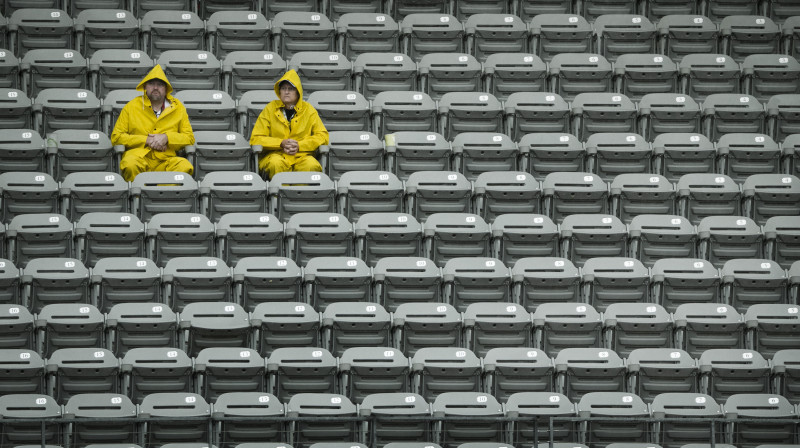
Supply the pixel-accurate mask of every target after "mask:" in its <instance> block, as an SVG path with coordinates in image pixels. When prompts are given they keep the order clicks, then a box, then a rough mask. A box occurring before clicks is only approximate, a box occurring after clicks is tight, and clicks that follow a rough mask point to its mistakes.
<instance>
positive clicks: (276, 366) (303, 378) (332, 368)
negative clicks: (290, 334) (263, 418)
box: [267, 346, 337, 403]
mask: <svg viewBox="0 0 800 448" xmlns="http://www.w3.org/2000/svg"><path fill="white" fill-rule="evenodd" d="M267 372H268V375H269V384H270V386H269V387H270V389H271V392H272V393H274V394H275V396H277V397H278V399H279V400H280V401H281V403H287V402H288V401H289V400H290V399H291V398H292V397H294V396H297V395H299V394H303V393H309V394H315V395H322V394H331V393H334V392H335V391H336V390H337V389H336V387H337V383H336V373H337V360H336V358H334V357H333V355H331V353H330V352H329V351H327V350H325V349H324V348H316V347H310V346H305V347H279V348H276V349H275V350H274V351H273V352H272V354H271V355H270V356H269V358H268V359H267Z"/></svg>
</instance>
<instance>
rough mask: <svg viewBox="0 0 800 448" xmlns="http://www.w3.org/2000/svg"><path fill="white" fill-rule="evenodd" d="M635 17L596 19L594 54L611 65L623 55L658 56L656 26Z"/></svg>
mask: <svg viewBox="0 0 800 448" xmlns="http://www.w3.org/2000/svg"><path fill="white" fill-rule="evenodd" d="M597 3H600V2H597ZM603 3H609V2H603ZM615 6H616V5H615ZM633 13H634V11H633V10H630V11H628V12H611V11H603V13H602V15H600V16H598V17H596V18H595V19H594V21H593V22H594V23H593V25H594V44H595V51H597V52H598V53H600V54H602V55H603V56H605V57H606V58H608V60H609V61H611V62H617V59H618V58H619V57H620V56H621V55H623V54H645V53H655V50H656V45H655V42H656V39H655V36H656V27H655V25H653V23H652V22H650V20H649V19H648V18H647V17H644V16H640V15H637V14H633ZM590 16H591V15H590ZM590 16H586V17H590ZM589 20H591V19H589Z"/></svg>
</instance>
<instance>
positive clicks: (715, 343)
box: [674, 303, 745, 357]
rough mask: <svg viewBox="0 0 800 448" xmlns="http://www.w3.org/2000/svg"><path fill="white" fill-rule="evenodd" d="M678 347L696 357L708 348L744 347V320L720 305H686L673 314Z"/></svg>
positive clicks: (676, 345)
mask: <svg viewBox="0 0 800 448" xmlns="http://www.w3.org/2000/svg"><path fill="white" fill-rule="evenodd" d="M674 319H675V347H676V348H679V349H682V350H686V351H687V352H688V353H689V355H691V356H693V357H700V355H701V354H702V353H703V352H705V351H706V350H709V349H720V348H731V349H734V348H739V349H741V348H744V330H745V321H744V317H743V316H742V315H741V314H739V313H738V312H737V311H736V310H735V309H734V308H733V307H731V306H727V305H721V304H717V303H684V304H681V305H679V306H678V308H677V309H676V310H675V313H674Z"/></svg>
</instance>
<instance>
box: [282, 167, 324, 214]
mask: <svg viewBox="0 0 800 448" xmlns="http://www.w3.org/2000/svg"><path fill="white" fill-rule="evenodd" d="M335 194H336V190H335V188H334V183H333V181H332V180H331V179H330V178H329V177H328V176H327V175H325V174H322V173H315V172H302V171H287V172H284V173H278V174H276V175H275V176H274V177H273V178H272V179H271V180H270V183H269V195H270V202H271V205H270V207H271V210H272V214H274V215H275V216H277V217H278V219H280V220H281V222H287V221H289V218H290V217H291V216H292V215H293V214H295V213H300V212H316V213H333V211H334V205H335Z"/></svg>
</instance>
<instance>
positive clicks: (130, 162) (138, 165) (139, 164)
mask: <svg viewBox="0 0 800 448" xmlns="http://www.w3.org/2000/svg"><path fill="white" fill-rule="evenodd" d="M145 171H147V161H146V160H144V158H142V157H139V156H136V155H132V154H130V153H127V152H126V153H125V154H123V155H122V160H120V161H119V172H120V174H122V178H123V179H125V180H126V181H128V182H132V181H133V179H135V178H136V176H137V175H138V174H139V173H143V172H145Z"/></svg>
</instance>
